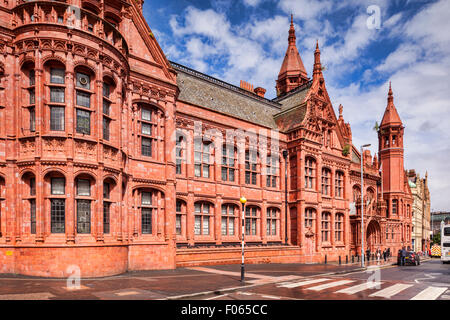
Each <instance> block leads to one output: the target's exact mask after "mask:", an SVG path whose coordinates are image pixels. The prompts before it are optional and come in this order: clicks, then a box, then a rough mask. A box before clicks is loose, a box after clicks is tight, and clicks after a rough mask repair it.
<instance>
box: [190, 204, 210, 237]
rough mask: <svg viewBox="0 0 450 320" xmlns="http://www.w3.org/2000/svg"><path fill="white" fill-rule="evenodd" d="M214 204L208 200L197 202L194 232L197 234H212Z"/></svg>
mask: <svg viewBox="0 0 450 320" xmlns="http://www.w3.org/2000/svg"><path fill="white" fill-rule="evenodd" d="M212 208H213V207H212V205H211V204H210V203H208V202H197V203H196V204H195V212H194V215H195V221H194V233H195V235H204V236H207V235H210V234H211V228H210V226H211V224H212V219H213V210H212Z"/></svg>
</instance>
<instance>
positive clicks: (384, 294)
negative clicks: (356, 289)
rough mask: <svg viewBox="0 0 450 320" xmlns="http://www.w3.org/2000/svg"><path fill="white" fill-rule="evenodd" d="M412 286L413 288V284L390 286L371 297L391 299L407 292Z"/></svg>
mask: <svg viewBox="0 0 450 320" xmlns="http://www.w3.org/2000/svg"><path fill="white" fill-rule="evenodd" d="M412 286H413V285H412V284H403V283H397V284H394V285H393V286H390V287H387V288H385V289H383V290H380V291H377V292H375V293H372V294H371V295H370V296H369V297H381V298H386V299H389V298H390V297H392V296H395V295H396V294H397V293H400V292H402V291H403V290H406V289H408V288H410V287H412Z"/></svg>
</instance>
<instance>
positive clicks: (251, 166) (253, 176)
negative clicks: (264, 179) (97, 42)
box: [245, 148, 259, 186]
mask: <svg viewBox="0 0 450 320" xmlns="http://www.w3.org/2000/svg"><path fill="white" fill-rule="evenodd" d="M258 160H259V154H258V151H257V150H255V149H251V148H250V149H247V150H245V184H247V185H253V186H258V175H259V170H258V162H259V161H258Z"/></svg>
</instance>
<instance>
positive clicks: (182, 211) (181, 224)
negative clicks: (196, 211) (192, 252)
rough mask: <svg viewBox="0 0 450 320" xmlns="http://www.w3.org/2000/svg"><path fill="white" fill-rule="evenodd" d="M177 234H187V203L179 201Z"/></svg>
mask: <svg viewBox="0 0 450 320" xmlns="http://www.w3.org/2000/svg"><path fill="white" fill-rule="evenodd" d="M175 219H176V220H175V232H176V234H177V235H178V236H182V235H185V234H186V202H184V201H183V200H177V203H176V218H175Z"/></svg>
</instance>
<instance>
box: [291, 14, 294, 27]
mask: <svg viewBox="0 0 450 320" xmlns="http://www.w3.org/2000/svg"><path fill="white" fill-rule="evenodd" d="M291 26H294V14H293V13H291Z"/></svg>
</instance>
